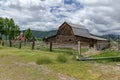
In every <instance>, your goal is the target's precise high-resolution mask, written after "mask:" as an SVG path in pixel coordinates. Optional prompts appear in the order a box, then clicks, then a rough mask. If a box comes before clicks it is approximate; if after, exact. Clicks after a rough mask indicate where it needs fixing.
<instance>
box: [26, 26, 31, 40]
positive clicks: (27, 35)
mask: <svg viewBox="0 0 120 80" xmlns="http://www.w3.org/2000/svg"><path fill="white" fill-rule="evenodd" d="M25 37H26V38H27V39H28V40H31V39H32V38H33V33H32V31H31V29H30V28H28V29H27V30H26V31H25Z"/></svg>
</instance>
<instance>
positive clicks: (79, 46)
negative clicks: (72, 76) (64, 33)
mask: <svg viewBox="0 0 120 80" xmlns="http://www.w3.org/2000/svg"><path fill="white" fill-rule="evenodd" d="M78 53H79V55H80V56H81V57H83V56H82V53H81V43H80V41H78Z"/></svg>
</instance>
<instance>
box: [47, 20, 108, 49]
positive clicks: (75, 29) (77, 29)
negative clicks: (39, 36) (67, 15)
mask: <svg viewBox="0 0 120 80" xmlns="http://www.w3.org/2000/svg"><path fill="white" fill-rule="evenodd" d="M78 41H80V42H81V43H82V45H83V46H89V47H101V46H106V45H105V44H106V43H108V40H106V39H103V38H100V37H96V36H93V35H91V34H90V33H89V31H88V29H86V28H85V27H84V26H82V25H77V24H72V23H67V22H64V23H63V24H62V25H61V26H60V27H59V29H58V31H57V33H56V35H54V36H50V37H48V38H46V39H45V42H46V43H49V42H53V43H59V44H77V43H78Z"/></svg>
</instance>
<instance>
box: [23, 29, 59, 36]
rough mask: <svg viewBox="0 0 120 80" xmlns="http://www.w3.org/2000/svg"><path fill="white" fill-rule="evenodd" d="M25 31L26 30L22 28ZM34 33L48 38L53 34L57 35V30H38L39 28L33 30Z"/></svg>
mask: <svg viewBox="0 0 120 80" xmlns="http://www.w3.org/2000/svg"><path fill="white" fill-rule="evenodd" d="M22 32H23V33H24V32H25V30H22ZM32 32H33V35H34V36H35V37H37V38H46V37H49V36H52V35H55V34H56V33H57V30H52V31H37V30H32Z"/></svg>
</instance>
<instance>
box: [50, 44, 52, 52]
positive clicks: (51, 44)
mask: <svg viewBox="0 0 120 80" xmlns="http://www.w3.org/2000/svg"><path fill="white" fill-rule="evenodd" d="M50 51H52V42H50Z"/></svg>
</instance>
